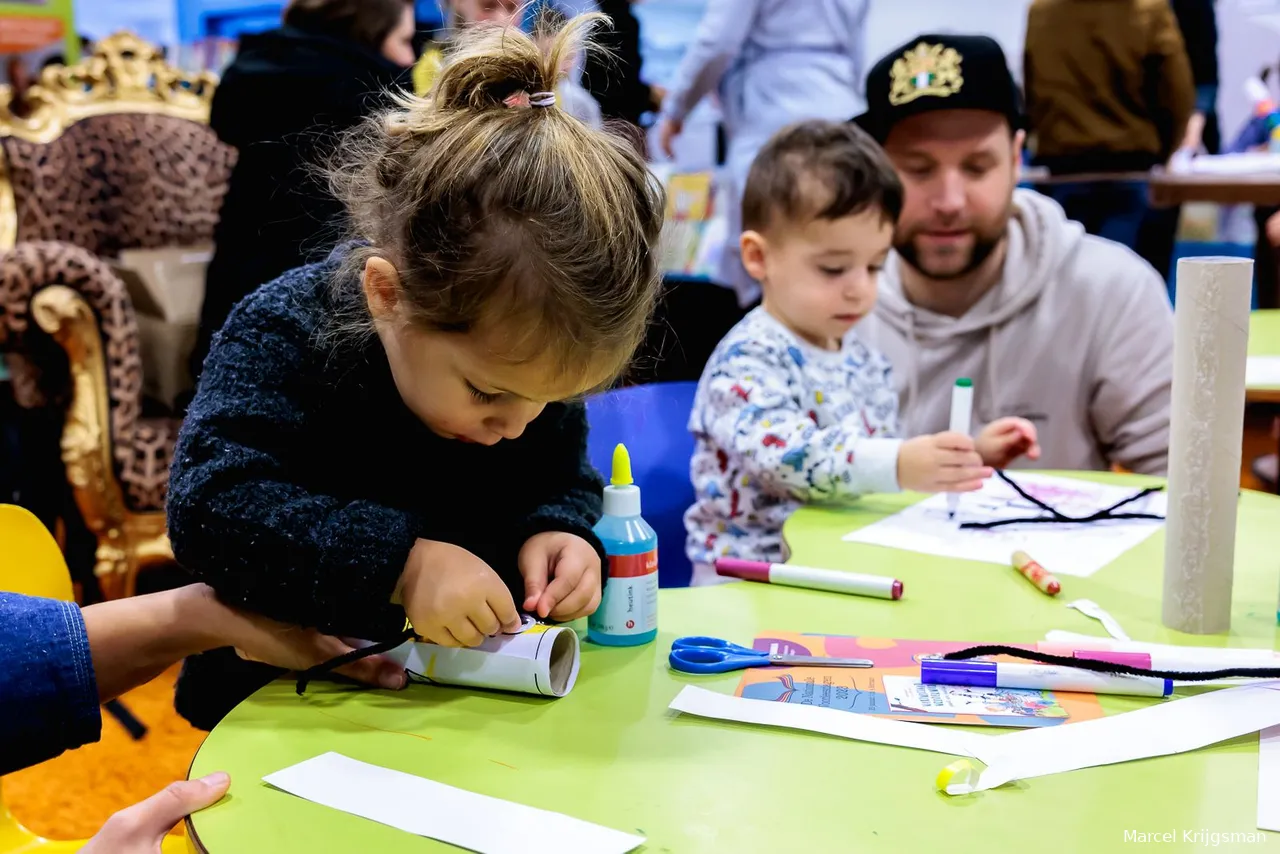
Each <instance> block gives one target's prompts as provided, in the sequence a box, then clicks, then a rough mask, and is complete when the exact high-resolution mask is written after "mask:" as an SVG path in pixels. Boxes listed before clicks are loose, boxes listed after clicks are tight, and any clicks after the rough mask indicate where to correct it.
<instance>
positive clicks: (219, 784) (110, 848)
mask: <svg viewBox="0 0 1280 854" xmlns="http://www.w3.org/2000/svg"><path fill="white" fill-rule="evenodd" d="M230 786H231V778H230V777H229V776H227V775H226V774H225V773H222V772H218V773H216V774H210V775H209V776H208V777H202V778H200V779H199V780H184V781H182V782H180V783H170V784H169V785H168V786H166V787H165V788H164V789H163V790H161V791H159V792H157V793H156V794H154V795H152V796H151V797H149V798H147V799H146V800H145V801H142V802H140V803H136V804H134V805H133V806H131V807H128V808H126V809H122V810H120V812H118V813H116V814H115V815H113V816H111V818H109V819H107V823H106V824H104V825H103V826H102V830H99V831H98V833H97V835H96V836H94V837H93V838H92V839H90V840H89V843H88V844H87V845H85V846H84V847H83V848H81V849H80V851H81V854H160V844H161V843H162V842H163V841H164V837H165V834H167V833H168V832H169V831H170V830H172V829H173V826H174V825H175V824H177V823H178V822H180V821H182V820H183V819H184V818H186V817H187V816H188V815H190V814H191V813H193V812H196V811H197V810H202V809H204V808H205V807H207V806H211V805H213V804H215V803H217V802H218V801H220V800H221V799H222V796H223V795H225V794H226V793H227V789H228V788H229V787H230Z"/></svg>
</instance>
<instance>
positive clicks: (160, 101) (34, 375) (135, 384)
mask: <svg viewBox="0 0 1280 854" xmlns="http://www.w3.org/2000/svg"><path fill="white" fill-rule="evenodd" d="M216 82H217V81H216V78H215V77H213V76H212V75H209V74H202V75H188V74H185V73H183V72H181V71H179V70H177V69H175V68H172V67H170V66H168V65H166V64H165V62H164V60H163V58H162V56H161V54H160V52H159V50H158V49H156V48H155V47H153V46H151V45H149V44H147V43H146V42H144V41H142V40H140V39H138V38H137V37H135V36H132V35H130V34H128V33H118V34H116V35H114V36H112V37H110V38H108V39H104V40H102V41H101V42H99V43H98V45H97V47H96V49H95V51H94V53H93V55H92V56H91V57H89V58H88V59H86V60H85V61H84V62H82V63H79V64H77V65H74V66H70V67H62V66H53V67H50V68H47V69H45V70H44V72H43V73H42V75H41V77H40V81H39V83H38V84H37V85H35V86H32V87H31V88H30V89H29V90H28V91H27V93H26V98H25V99H24V103H23V104H22V105H20V106H19V105H16V104H14V103H13V97H12V93H11V92H10V91H8V89H7V88H6V87H3V86H0V352H3V353H4V354H5V358H6V361H7V363H8V367H9V371H10V374H11V380H12V386H13V390H14V397H15V398H16V400H17V403H18V405H19V406H21V407H24V408H27V409H33V408H38V407H44V406H56V407H60V408H62V409H63V410H64V411H65V418H64V419H63V429H62V439H61V447H62V461H63V464H64V465H65V468H66V477H67V479H68V481H69V482H70V484H71V489H72V493H73V495H74V497H75V503H76V506H77V507H78V509H79V511H80V513H81V515H82V516H83V517H84V521H85V523H86V524H87V526H88V527H89V529H90V530H91V531H92V532H93V534H94V535H95V537H96V538H97V550H96V556H95V566H94V573H95V575H96V576H97V578H98V581H99V584H100V585H101V587H102V591H103V594H104V595H105V596H106V597H108V598H114V597H119V596H128V595H131V594H132V593H133V590H134V582H135V578H136V574H137V572H138V571H139V570H141V569H143V568H145V567H146V566H148V565H150V564H153V563H157V562H165V561H170V560H172V551H171V549H170V547H169V542H168V538H167V536H166V533H165V517H164V504H165V497H166V494H167V492H168V474H169V463H170V460H171V457H172V452H173V444H174V440H175V439H176V436H177V428H178V422H177V421H174V420H172V419H161V418H144V417H142V415H141V389H142V365H141V361H140V358H139V352H138V327H137V320H136V317H135V315H134V311H133V305H132V303H131V302H130V300H129V296H128V294H127V292H126V291H125V287H124V284H123V283H122V282H121V280H120V279H119V278H118V277H117V276H116V275H115V274H114V273H113V272H112V270H111V268H110V267H109V266H108V264H107V263H106V262H105V260H104V259H110V258H114V257H116V256H117V255H118V254H119V253H120V251H121V250H122V249H131V248H157V247H165V246H188V245H193V244H200V243H209V242H210V241H211V240H212V239H213V228H214V225H215V223H216V221H217V216H218V210H219V208H220V206H221V203H222V197H223V195H224V194H225V193H226V188H227V181H228V179H229V177H230V173H231V167H232V165H233V163H234V159H235V152H234V149H231V148H229V147H228V146H225V145H223V144H222V143H221V142H219V141H218V139H217V137H216V135H215V134H214V133H213V131H212V130H210V129H209V127H208V120H209V110H210V105H211V102H212V98H213V90H214V86H215V85H216ZM33 321H34V322H33Z"/></svg>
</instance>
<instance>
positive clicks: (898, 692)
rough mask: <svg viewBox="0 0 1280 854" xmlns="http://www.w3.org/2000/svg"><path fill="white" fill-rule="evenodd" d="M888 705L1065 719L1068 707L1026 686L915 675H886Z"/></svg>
mask: <svg viewBox="0 0 1280 854" xmlns="http://www.w3.org/2000/svg"><path fill="white" fill-rule="evenodd" d="M881 681H882V682H883V683H884V694H885V697H887V698H888V700H889V708H890V709H893V710H894V711H902V712H944V713H946V714H949V715H1017V716H1018V717H1020V718H1064V719H1065V718H1066V717H1067V710H1066V709H1064V708H1063V707H1062V704H1061V703H1059V702H1058V699H1057V697H1055V696H1054V695H1053V692H1052V691H1043V690H1039V691H1033V690H1030V689H1026V688H980V687H977V686H975V685H925V684H924V683H922V682H921V681H920V680H919V679H917V678H915V677H914V676H885V677H883V678H882V679H881Z"/></svg>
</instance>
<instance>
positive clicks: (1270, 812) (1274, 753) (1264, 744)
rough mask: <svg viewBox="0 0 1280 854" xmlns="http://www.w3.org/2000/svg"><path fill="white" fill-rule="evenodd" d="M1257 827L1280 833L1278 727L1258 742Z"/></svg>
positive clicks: (1272, 728)
mask: <svg viewBox="0 0 1280 854" xmlns="http://www.w3.org/2000/svg"><path fill="white" fill-rule="evenodd" d="M1258 827H1259V828H1260V829H1261V830H1275V831H1280V726H1273V727H1267V728H1266V729H1264V730H1263V731H1262V737H1261V739H1260V740H1259V741H1258Z"/></svg>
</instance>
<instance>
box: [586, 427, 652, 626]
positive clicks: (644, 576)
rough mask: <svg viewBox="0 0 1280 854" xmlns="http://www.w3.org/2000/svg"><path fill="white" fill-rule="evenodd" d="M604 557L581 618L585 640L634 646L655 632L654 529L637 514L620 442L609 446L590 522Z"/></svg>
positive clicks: (636, 500)
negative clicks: (604, 570) (594, 600)
mask: <svg viewBox="0 0 1280 854" xmlns="http://www.w3.org/2000/svg"><path fill="white" fill-rule="evenodd" d="M595 533H596V536H597V537H599V538H600V541H601V542H602V543H604V551H605V554H606V555H608V557H609V567H608V569H609V577H608V578H607V579H606V580H605V583H604V595H603V597H602V598H601V600H600V607H599V608H597V609H596V612H595V613H594V614H592V615H591V616H590V617H589V618H588V620H587V640H589V641H591V642H593V643H598V644H604V645H606V646H639V645H640V644H645V643H649V642H650V641H652V640H653V639H654V638H656V637H657V636H658V535H657V534H656V533H655V532H654V530H653V528H651V527H649V523H648V522H646V521H645V520H644V519H642V518H640V487H638V486H636V485H635V483H633V482H632V480H631V457H630V456H629V455H628V454H627V448H626V446H625V445H618V447H616V448H614V449H613V474H612V476H611V477H610V478H609V485H608V486H606V487H605V488H604V516H603V517H602V518H601V519H600V522H599V523H598V524H597V525H596V527H595Z"/></svg>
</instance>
